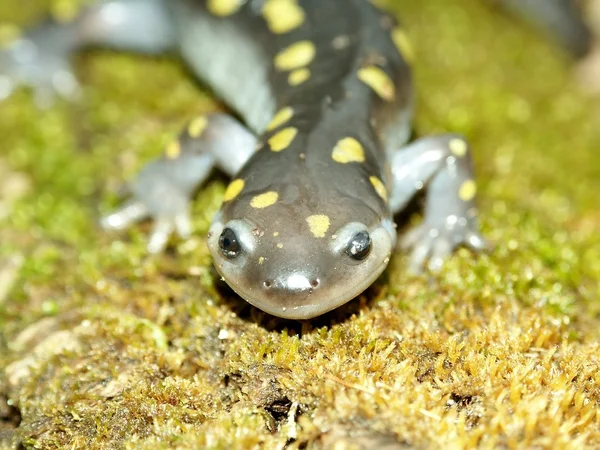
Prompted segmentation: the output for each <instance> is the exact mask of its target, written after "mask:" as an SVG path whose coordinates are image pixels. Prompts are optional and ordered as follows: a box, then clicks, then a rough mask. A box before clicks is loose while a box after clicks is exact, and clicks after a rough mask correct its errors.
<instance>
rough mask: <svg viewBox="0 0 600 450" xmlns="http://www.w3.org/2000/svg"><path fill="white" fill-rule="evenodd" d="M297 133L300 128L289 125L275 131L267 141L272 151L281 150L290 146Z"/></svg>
mask: <svg viewBox="0 0 600 450" xmlns="http://www.w3.org/2000/svg"><path fill="white" fill-rule="evenodd" d="M297 134H298V128H294V127H287V128H284V129H283V130H281V131H278V132H277V133H275V134H274V135H273V136H271V137H270V138H269V140H268V141H267V142H268V143H269V147H271V150H272V151H274V152H280V151H282V150H285V149H286V148H288V147H289V146H290V144H291V143H292V141H293V140H294V138H295V137H296V135H297Z"/></svg>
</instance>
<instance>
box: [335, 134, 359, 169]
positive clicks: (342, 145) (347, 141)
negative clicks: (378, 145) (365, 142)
mask: <svg viewBox="0 0 600 450" xmlns="http://www.w3.org/2000/svg"><path fill="white" fill-rule="evenodd" d="M331 157H332V158H333V160H334V161H335V162H339V163H340V164H347V163H351V162H364V160H365V150H364V149H363V146H362V144H361V143H360V142H358V141H357V140H356V139H354V138H352V137H347V138H344V139H342V140H340V141H338V143H337V144H336V146H335V147H334V148H333V153H332V154H331Z"/></svg>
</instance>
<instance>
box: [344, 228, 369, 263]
mask: <svg viewBox="0 0 600 450" xmlns="http://www.w3.org/2000/svg"><path fill="white" fill-rule="evenodd" d="M370 251H371V236H369V233H367V232H366V231H361V232H360V233H356V234H355V235H354V237H353V238H352V240H351V241H350V243H349V244H348V247H347V248H346V254H347V255H348V256H350V257H351V258H353V259H356V260H357V261H361V260H363V259H365V258H366V257H367V255H368V254H369V252H370Z"/></svg>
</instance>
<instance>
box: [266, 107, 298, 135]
mask: <svg viewBox="0 0 600 450" xmlns="http://www.w3.org/2000/svg"><path fill="white" fill-rule="evenodd" d="M293 116H294V109H293V108H292V107H290V106H286V107H284V108H281V109H280V110H279V111H277V113H276V114H275V115H274V116H273V118H272V119H271V122H269V125H267V131H272V130H274V129H275V128H278V127H280V126H281V125H283V124H284V123H287V122H288V121H289V120H290V119H291V118H292V117H293Z"/></svg>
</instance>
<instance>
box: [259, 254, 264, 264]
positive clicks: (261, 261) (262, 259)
mask: <svg viewBox="0 0 600 450" xmlns="http://www.w3.org/2000/svg"><path fill="white" fill-rule="evenodd" d="M264 262H265V257H264V256H261V257H260V258H258V264H262V263H264Z"/></svg>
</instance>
